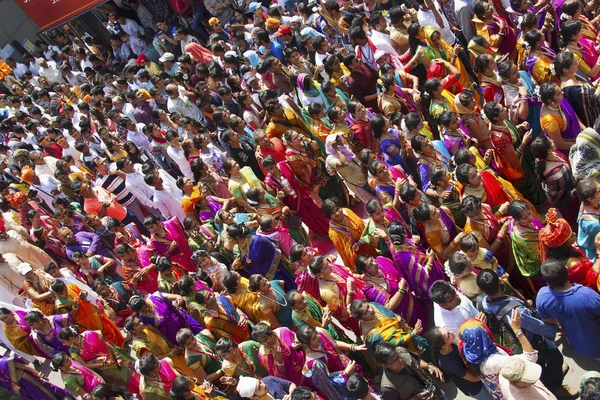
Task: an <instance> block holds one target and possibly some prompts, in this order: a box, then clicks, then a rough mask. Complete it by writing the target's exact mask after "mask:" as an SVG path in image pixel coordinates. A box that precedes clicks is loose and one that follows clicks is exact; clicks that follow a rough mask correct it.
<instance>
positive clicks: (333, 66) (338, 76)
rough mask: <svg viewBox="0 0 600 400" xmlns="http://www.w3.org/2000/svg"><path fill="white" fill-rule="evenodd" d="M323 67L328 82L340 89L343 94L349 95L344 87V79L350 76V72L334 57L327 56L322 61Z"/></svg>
mask: <svg viewBox="0 0 600 400" xmlns="http://www.w3.org/2000/svg"><path fill="white" fill-rule="evenodd" d="M323 67H324V69H325V72H326V73H327V75H328V76H329V80H330V81H331V83H333V84H334V85H335V87H336V88H337V89H340V90H341V91H343V92H345V93H350V90H349V89H348V86H347V85H346V77H348V76H349V75H350V71H349V70H348V68H347V67H346V66H345V65H344V64H342V63H341V62H340V60H339V59H338V58H337V57H336V56H335V55H333V54H329V55H327V57H325V58H324V59H323Z"/></svg>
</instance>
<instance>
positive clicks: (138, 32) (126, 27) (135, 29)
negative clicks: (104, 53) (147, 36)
mask: <svg viewBox="0 0 600 400" xmlns="http://www.w3.org/2000/svg"><path fill="white" fill-rule="evenodd" d="M117 22H118V23H119V25H120V26H121V29H122V30H123V31H124V32H126V33H127V34H128V35H129V36H132V37H140V36H144V28H142V27H141V26H139V25H138V23H137V22H135V21H134V20H132V19H129V18H125V17H124V16H123V15H117Z"/></svg>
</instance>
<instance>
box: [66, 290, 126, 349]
mask: <svg viewBox="0 0 600 400" xmlns="http://www.w3.org/2000/svg"><path fill="white" fill-rule="evenodd" d="M80 294H81V289H79V287H78V286H76V285H73V284H68V285H67V297H65V298H57V299H56V309H57V310H58V312H68V311H71V310H72V308H73V305H74V304H75V303H77V304H78V308H77V310H76V311H75V312H73V313H71V317H73V320H74V321H75V323H76V324H78V325H80V326H81V327H82V328H84V329H86V330H89V331H101V332H102V336H103V337H104V339H106V340H107V341H108V342H110V343H112V344H114V345H115V346H118V347H122V346H123V343H125V338H124V337H123V335H122V334H121V331H119V328H118V327H117V326H116V325H115V323H114V322H113V321H112V320H111V319H110V318H108V316H106V314H104V313H103V312H101V311H100V310H99V309H98V307H96V306H95V305H93V304H92V303H90V302H89V301H87V300H84V299H80V298H79V296H80Z"/></svg>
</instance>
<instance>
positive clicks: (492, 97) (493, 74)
mask: <svg viewBox="0 0 600 400" xmlns="http://www.w3.org/2000/svg"><path fill="white" fill-rule="evenodd" d="M497 68H498V65H497V64H496V61H495V60H494V57H493V56H491V55H489V54H481V55H480V56H478V57H477V58H476V59H475V64H474V66H473V69H474V70H475V72H477V73H478V74H479V80H480V87H481V92H482V94H483V100H484V102H485V103H488V102H492V101H495V102H498V103H501V104H504V90H503V89H502V82H500V80H499V79H498V74H497Z"/></svg>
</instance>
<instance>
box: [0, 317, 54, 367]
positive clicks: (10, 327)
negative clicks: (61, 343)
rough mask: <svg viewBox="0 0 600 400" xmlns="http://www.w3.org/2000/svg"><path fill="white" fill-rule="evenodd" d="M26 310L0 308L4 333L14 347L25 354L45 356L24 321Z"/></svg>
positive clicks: (0, 318)
mask: <svg viewBox="0 0 600 400" xmlns="http://www.w3.org/2000/svg"><path fill="white" fill-rule="evenodd" d="M25 315H27V311H24V310H23V311H22V310H15V311H11V310H9V309H8V308H4V307H1V308H0V321H2V323H3V325H4V334H5V335H6V338H7V339H8V341H9V342H10V344H12V345H13V346H14V348H15V349H16V350H18V351H20V352H23V353H25V354H28V355H31V356H36V357H47V354H46V352H45V351H44V349H42V348H41V346H40V344H39V343H36V340H35V337H34V336H33V335H32V332H31V327H30V326H29V325H28V324H27V323H26V322H25Z"/></svg>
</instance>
